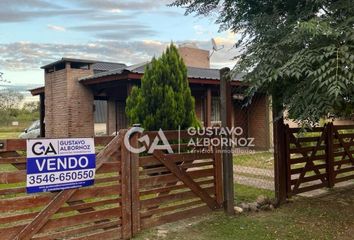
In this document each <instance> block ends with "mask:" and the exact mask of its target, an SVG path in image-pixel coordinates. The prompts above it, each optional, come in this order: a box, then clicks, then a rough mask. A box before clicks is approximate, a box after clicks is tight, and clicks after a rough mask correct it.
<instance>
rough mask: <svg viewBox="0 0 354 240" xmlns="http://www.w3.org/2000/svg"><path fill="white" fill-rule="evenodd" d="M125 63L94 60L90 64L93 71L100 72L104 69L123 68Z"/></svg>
mask: <svg viewBox="0 0 354 240" xmlns="http://www.w3.org/2000/svg"><path fill="white" fill-rule="evenodd" d="M125 67H127V65H125V64H124V63H114V62H96V63H94V64H93V65H92V69H93V72H94V73H95V74H96V73H100V72H106V71H112V70H115V69H121V68H125Z"/></svg>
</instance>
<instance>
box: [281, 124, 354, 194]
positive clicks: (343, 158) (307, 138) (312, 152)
mask: <svg viewBox="0 0 354 240" xmlns="http://www.w3.org/2000/svg"><path fill="white" fill-rule="evenodd" d="M284 141H285V144H284V145H285V149H284V150H283V151H284V155H285V160H286V172H287V174H286V175H287V178H286V182H287V186H286V190H287V191H286V192H287V196H288V197H290V196H292V195H295V194H299V193H303V192H307V191H312V190H315V189H319V188H323V187H329V188H331V187H333V186H334V185H335V184H336V183H339V182H343V181H348V180H352V179H354V126H334V125H333V124H332V123H329V124H327V125H325V126H324V127H318V128H313V129H310V130H306V131H305V132H304V130H303V129H300V128H289V127H288V126H285V140H284Z"/></svg>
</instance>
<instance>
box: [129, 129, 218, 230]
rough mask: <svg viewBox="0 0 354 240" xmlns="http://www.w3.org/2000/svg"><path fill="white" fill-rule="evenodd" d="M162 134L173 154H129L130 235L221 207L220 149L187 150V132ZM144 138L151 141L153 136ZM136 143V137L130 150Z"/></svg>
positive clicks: (194, 148) (154, 134) (195, 148)
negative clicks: (131, 229)
mask: <svg viewBox="0 0 354 240" xmlns="http://www.w3.org/2000/svg"><path fill="white" fill-rule="evenodd" d="M164 133H165V135H166V137H167V139H168V141H169V142H170V143H175V144H172V145H171V147H172V149H173V150H174V153H172V154H168V153H167V152H162V151H159V150H156V151H154V152H153V153H152V154H146V153H145V154H140V156H138V155H136V154H135V155H134V154H132V158H131V159H132V160H131V164H132V167H131V169H132V171H133V172H132V180H133V183H132V193H133V195H132V203H133V206H132V207H133V210H132V218H133V219H132V222H133V233H136V232H138V231H139V230H141V229H146V228H149V227H152V226H157V225H160V224H163V223H167V222H172V221H176V220H179V219H183V218H187V217H191V216H198V215H200V214H202V213H205V212H209V211H211V210H215V209H218V208H221V206H222V203H223V196H222V192H223V191H222V162H221V151H220V149H218V148H216V147H215V148H211V147H209V148H203V147H191V146H188V144H187V143H188V142H189V141H190V139H191V138H190V137H189V136H188V134H187V132H178V131H167V132H166V131H165V132H164ZM146 135H148V136H149V138H150V139H154V138H155V137H156V135H157V132H147V133H146ZM203 138H205V137H204V136H199V140H201V139H203ZM137 139H138V136H137V135H135V136H133V137H132V138H131V141H132V146H137V145H138V142H137ZM194 140H195V141H197V140H196V139H194Z"/></svg>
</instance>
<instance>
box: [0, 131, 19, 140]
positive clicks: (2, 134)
mask: <svg viewBox="0 0 354 240" xmlns="http://www.w3.org/2000/svg"><path fill="white" fill-rule="evenodd" d="M20 133H21V132H2V131H0V139H16V138H18V136H19V135H20Z"/></svg>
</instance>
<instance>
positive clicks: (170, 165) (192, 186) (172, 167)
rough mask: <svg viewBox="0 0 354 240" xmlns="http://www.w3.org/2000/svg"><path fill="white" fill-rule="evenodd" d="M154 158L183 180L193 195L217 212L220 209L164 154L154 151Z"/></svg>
mask: <svg viewBox="0 0 354 240" xmlns="http://www.w3.org/2000/svg"><path fill="white" fill-rule="evenodd" d="M153 155H154V157H155V158H156V159H157V160H159V161H160V162H161V163H162V164H163V165H165V166H166V168H167V169H168V170H170V171H171V172H172V173H173V174H174V175H175V176H176V177H177V178H178V179H179V180H181V181H182V182H183V183H184V184H185V185H186V186H187V187H189V188H190V189H191V190H192V192H193V193H195V194H196V195H197V196H198V197H200V198H201V199H202V200H203V201H204V202H205V203H206V204H207V205H208V207H209V208H210V209H212V210H215V209H217V208H218V207H220V206H218V203H217V202H216V201H215V199H213V198H212V197H210V195H209V194H208V193H207V192H206V191H205V190H204V189H203V188H201V187H200V186H199V185H198V184H197V183H196V182H195V181H194V180H193V178H191V177H190V176H189V175H188V174H187V173H186V172H184V171H182V170H181V169H180V168H179V167H177V165H176V164H175V163H174V162H172V161H168V159H166V158H165V156H164V154H163V153H162V152H161V151H154V153H153Z"/></svg>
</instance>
